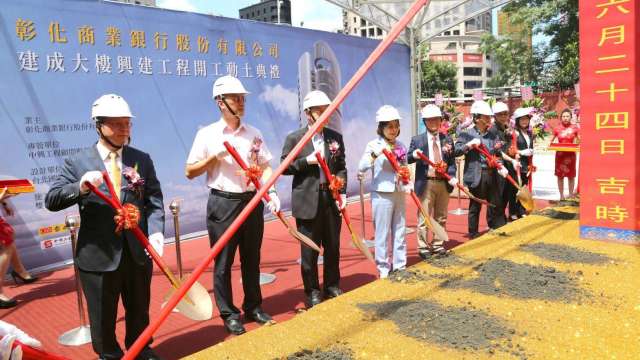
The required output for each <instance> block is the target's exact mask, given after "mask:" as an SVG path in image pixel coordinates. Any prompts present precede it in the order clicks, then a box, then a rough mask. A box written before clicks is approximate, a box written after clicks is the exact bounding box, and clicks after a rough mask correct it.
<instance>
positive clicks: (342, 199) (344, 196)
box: [336, 194, 347, 210]
mask: <svg viewBox="0 0 640 360" xmlns="http://www.w3.org/2000/svg"><path fill="white" fill-rule="evenodd" d="M340 201H341V202H342V205H340V203H339V202H338V201H336V206H337V207H338V209H340V210H342V209H344V208H345V206H347V194H340Z"/></svg>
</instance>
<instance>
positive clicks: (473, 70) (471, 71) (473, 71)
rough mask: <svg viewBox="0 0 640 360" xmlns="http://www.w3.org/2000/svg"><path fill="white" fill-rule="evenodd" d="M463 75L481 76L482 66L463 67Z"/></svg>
mask: <svg viewBox="0 0 640 360" xmlns="http://www.w3.org/2000/svg"><path fill="white" fill-rule="evenodd" d="M462 73H463V74H464V76H482V68H479V67H465V68H464V69H463V70H462Z"/></svg>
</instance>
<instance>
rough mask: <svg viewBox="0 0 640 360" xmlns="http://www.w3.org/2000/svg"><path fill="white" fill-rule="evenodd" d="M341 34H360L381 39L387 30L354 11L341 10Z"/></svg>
mask: <svg viewBox="0 0 640 360" xmlns="http://www.w3.org/2000/svg"><path fill="white" fill-rule="evenodd" d="M341 32H342V33H343V34H347V35H353V36H361V37H366V38H370V39H382V38H383V37H384V36H385V35H387V32H386V31H384V30H382V29H381V28H379V27H378V26H376V25H374V24H372V23H370V22H369V21H367V20H365V19H363V18H361V17H360V16H358V15H357V14H356V13H353V12H351V11H347V10H342V31H341Z"/></svg>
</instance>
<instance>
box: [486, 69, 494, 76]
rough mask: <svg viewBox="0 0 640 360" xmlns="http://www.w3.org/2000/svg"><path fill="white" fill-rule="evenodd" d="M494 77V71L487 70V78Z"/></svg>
mask: <svg viewBox="0 0 640 360" xmlns="http://www.w3.org/2000/svg"><path fill="white" fill-rule="evenodd" d="M492 76H493V70H491V69H487V77H492Z"/></svg>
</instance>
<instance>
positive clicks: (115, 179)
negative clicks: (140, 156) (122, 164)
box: [109, 152, 121, 200]
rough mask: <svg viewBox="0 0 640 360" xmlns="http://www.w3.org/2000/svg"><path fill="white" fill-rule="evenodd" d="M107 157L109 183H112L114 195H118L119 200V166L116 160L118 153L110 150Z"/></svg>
mask: <svg viewBox="0 0 640 360" xmlns="http://www.w3.org/2000/svg"><path fill="white" fill-rule="evenodd" d="M109 158H110V159H111V172H110V173H109V174H110V175H111V183H112V184H113V187H114V189H115V190H116V195H117V196H118V200H120V177H121V175H120V168H119V167H118V162H117V161H116V159H117V158H118V153H116V152H110V153H109Z"/></svg>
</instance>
